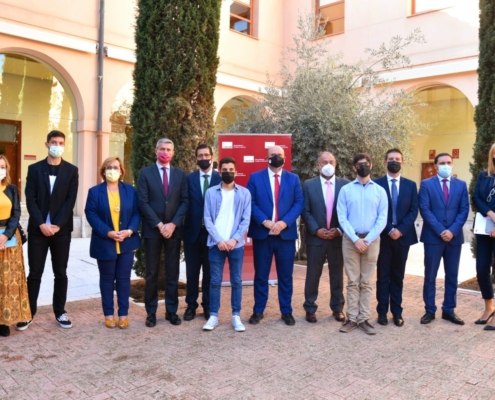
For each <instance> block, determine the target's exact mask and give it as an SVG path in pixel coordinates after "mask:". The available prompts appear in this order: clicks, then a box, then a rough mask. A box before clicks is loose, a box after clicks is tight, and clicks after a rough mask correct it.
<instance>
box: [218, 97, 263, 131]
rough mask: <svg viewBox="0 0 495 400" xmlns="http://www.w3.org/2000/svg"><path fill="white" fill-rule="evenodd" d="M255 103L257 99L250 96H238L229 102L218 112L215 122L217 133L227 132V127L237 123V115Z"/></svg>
mask: <svg viewBox="0 0 495 400" xmlns="http://www.w3.org/2000/svg"><path fill="white" fill-rule="evenodd" d="M253 103H256V99H255V98H254V97H250V96H236V97H233V98H231V99H230V100H229V101H227V102H226V103H225V104H224V105H223V107H222V108H221V109H220V111H219V112H218V115H217V119H216V121H215V125H216V126H217V132H218V133H223V132H225V131H226V129H227V127H228V126H229V125H231V124H232V123H233V122H235V118H236V113H237V112H239V111H242V109H245V108H249V107H250V106H251V104H253Z"/></svg>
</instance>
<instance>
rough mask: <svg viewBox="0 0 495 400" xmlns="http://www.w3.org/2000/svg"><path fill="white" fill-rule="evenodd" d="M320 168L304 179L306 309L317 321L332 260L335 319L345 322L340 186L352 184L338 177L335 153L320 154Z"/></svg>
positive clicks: (310, 319)
mask: <svg viewBox="0 0 495 400" xmlns="http://www.w3.org/2000/svg"><path fill="white" fill-rule="evenodd" d="M316 167H317V168H318V170H319V171H320V176H318V177H316V178H313V179H309V180H307V181H306V182H304V211H303V213H302V216H303V218H304V221H305V222H306V252H307V255H308V266H307V269H306V284H305V287H304V297H305V300H306V301H305V302H304V309H305V310H306V321H308V322H312V323H314V322H316V321H317V320H316V310H317V308H318V306H317V305H316V303H315V302H316V299H317V298H318V286H319V284H320V277H321V273H322V271H323V264H324V263H325V259H327V260H328V271H329V275H330V308H331V309H332V311H333V316H334V318H335V319H336V320H337V321H339V322H342V321H344V320H345V315H344V313H343V309H344V295H343V293H342V291H343V287H344V268H343V265H344V263H343V257H342V229H340V226H339V220H338V217H337V198H338V195H339V192H340V189H341V188H342V187H343V186H344V185H346V184H347V183H349V181H348V180H347V179H343V178H337V177H336V176H335V169H336V168H337V162H336V161H335V157H334V155H333V154H332V153H329V152H328V151H324V152H322V153H320V155H319V157H318V162H317V164H316Z"/></svg>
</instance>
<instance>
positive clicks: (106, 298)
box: [97, 251, 134, 317]
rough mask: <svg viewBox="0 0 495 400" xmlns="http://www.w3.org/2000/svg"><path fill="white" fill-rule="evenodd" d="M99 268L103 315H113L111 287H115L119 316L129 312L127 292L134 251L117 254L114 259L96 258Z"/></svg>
mask: <svg viewBox="0 0 495 400" xmlns="http://www.w3.org/2000/svg"><path fill="white" fill-rule="evenodd" d="M97 262H98V269H99V270H100V292H101V305H102V307H103V314H104V315H113V289H114V284H115V287H116V289H117V301H118V305H119V317H125V316H127V314H128V312H129V292H130V290H131V269H132V264H133V263H134V252H132V251H131V252H128V253H124V254H117V258H116V259H115V260H97Z"/></svg>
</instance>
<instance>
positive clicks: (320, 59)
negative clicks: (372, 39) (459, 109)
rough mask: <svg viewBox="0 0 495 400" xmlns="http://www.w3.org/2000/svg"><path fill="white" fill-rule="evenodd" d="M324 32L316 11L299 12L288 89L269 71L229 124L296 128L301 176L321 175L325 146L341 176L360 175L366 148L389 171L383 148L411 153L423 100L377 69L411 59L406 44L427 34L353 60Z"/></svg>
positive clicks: (245, 128) (286, 67)
mask: <svg viewBox="0 0 495 400" xmlns="http://www.w3.org/2000/svg"><path fill="white" fill-rule="evenodd" d="M323 33H324V31H323V28H322V27H320V26H318V24H317V23H315V18H314V15H308V16H306V17H302V16H300V17H299V20H298V33H297V34H296V35H294V37H293V39H294V45H293V46H292V47H289V48H288V49H287V50H286V51H285V52H284V53H283V57H282V60H281V72H280V80H281V82H282V87H281V89H279V88H277V87H276V86H275V82H274V80H272V79H271V78H270V77H268V86H267V87H266V88H264V91H263V92H262V93H260V96H259V98H258V99H257V100H258V102H257V104H255V105H253V106H252V107H250V108H249V109H247V110H246V109H242V110H239V111H238V113H237V116H236V121H235V122H234V123H233V124H232V125H230V126H229V127H228V128H227V130H228V131H229V132H249V133H290V134H292V154H293V159H292V166H293V171H294V172H295V173H297V174H298V175H299V176H300V178H301V180H302V181H305V180H306V179H309V178H312V177H314V176H315V175H316V173H317V170H316V168H315V163H316V158H317V155H318V153H319V152H320V151H323V150H328V151H331V152H332V153H334V154H335V156H336V158H337V161H338V162H339V170H338V174H339V175H341V176H345V177H347V178H351V179H354V177H355V174H354V172H353V171H352V165H351V164H352V158H353V157H354V155H355V154H357V153H359V152H366V153H368V154H369V155H370V156H371V158H372V160H373V161H374V163H373V175H374V176H380V175H383V174H384V173H385V169H384V166H383V162H382V160H383V157H384V152H385V151H386V150H387V149H389V148H391V147H400V148H401V149H402V150H403V152H404V153H405V155H406V159H407V154H408V151H409V148H410V142H411V134H412V133H420V132H421V131H422V130H423V129H424V125H422V124H421V123H420V121H419V119H418V117H417V115H416V114H415V113H414V112H413V111H412V107H413V105H417V100H415V98H414V96H413V94H411V93H406V92H404V91H401V90H396V89H393V88H392V87H391V85H392V82H385V81H383V80H381V79H380V77H379V74H378V72H377V70H376V69H377V68H379V69H380V71H379V72H380V73H383V72H386V71H388V70H390V69H392V68H397V67H404V66H407V65H408V64H409V59H408V58H407V57H406V56H404V55H402V51H403V49H404V48H405V47H406V46H408V45H409V44H411V43H422V42H424V38H423V36H422V35H421V33H420V32H419V30H415V31H414V32H413V33H412V34H411V35H409V36H408V37H406V38H404V39H403V38H400V37H394V38H392V39H391V40H390V42H389V43H388V45H385V44H383V45H381V46H380V47H379V48H378V49H375V50H374V49H367V50H366V54H367V58H366V59H365V60H360V61H359V62H357V63H355V64H346V63H345V62H344V61H343V56H342V55H341V54H331V53H329V51H328V48H327V47H328V44H329V42H328V40H326V39H321V38H320V37H321V36H322V35H323Z"/></svg>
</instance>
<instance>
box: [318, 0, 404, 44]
mask: <svg viewBox="0 0 495 400" xmlns="http://www.w3.org/2000/svg"><path fill="white" fill-rule="evenodd" d="M413 1H414V0H413ZM336 4H344V18H335V19H329V20H327V21H326V22H327V24H328V23H329V22H332V21H338V20H341V19H343V20H344V29H343V30H342V31H340V32H334V33H325V35H323V36H325V37H326V36H334V35H341V34H342V33H344V32H345V0H339V1H335V2H333V3H330V4H326V5H324V6H320V0H315V10H316V16H318V15H320V10H322V9H324V8H328V7H332V6H335V5H336ZM318 25H319V26H322V23H321V22H319V21H318Z"/></svg>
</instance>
